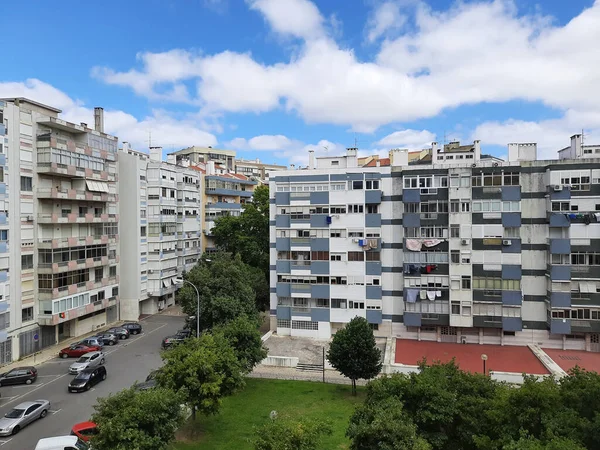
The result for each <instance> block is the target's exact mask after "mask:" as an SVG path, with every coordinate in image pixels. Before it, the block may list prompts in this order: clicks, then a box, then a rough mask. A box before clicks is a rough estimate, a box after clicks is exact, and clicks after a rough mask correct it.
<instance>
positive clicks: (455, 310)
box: [451, 302, 460, 314]
mask: <svg viewBox="0 0 600 450" xmlns="http://www.w3.org/2000/svg"><path fill="white" fill-rule="evenodd" d="M451 308H452V309H451V311H452V314H460V302H452V303H451Z"/></svg>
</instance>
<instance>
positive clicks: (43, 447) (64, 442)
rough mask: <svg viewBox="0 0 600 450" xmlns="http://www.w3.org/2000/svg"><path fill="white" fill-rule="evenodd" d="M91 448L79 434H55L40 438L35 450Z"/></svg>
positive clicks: (86, 449) (78, 449)
mask: <svg viewBox="0 0 600 450" xmlns="http://www.w3.org/2000/svg"><path fill="white" fill-rule="evenodd" d="M89 448H90V447H89V446H88V445H87V444H86V443H85V442H83V441H82V440H81V439H79V438H78V437H77V436H55V437H49V438H44V439H40V440H39V441H38V443H37V445H36V446H35V449H34V450H65V449H68V450H74V449H77V450H88V449H89Z"/></svg>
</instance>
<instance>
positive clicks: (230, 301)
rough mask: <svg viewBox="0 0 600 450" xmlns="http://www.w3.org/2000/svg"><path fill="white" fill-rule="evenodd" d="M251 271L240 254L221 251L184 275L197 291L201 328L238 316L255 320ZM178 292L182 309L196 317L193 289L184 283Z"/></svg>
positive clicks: (192, 324) (206, 328) (194, 292)
mask: <svg viewBox="0 0 600 450" xmlns="http://www.w3.org/2000/svg"><path fill="white" fill-rule="evenodd" d="M253 274H255V272H254V271H253V269H252V268H251V267H249V266H248V265H247V264H244V263H243V262H242V260H241V257H240V256H233V255H231V254H229V253H223V252H220V253H215V254H211V255H210V262H208V261H206V260H205V259H203V260H201V261H200V262H199V263H198V265H196V267H194V268H193V269H192V270H190V272H188V273H187V274H186V275H185V277H186V280H188V281H190V282H191V283H193V284H194V285H195V286H196V288H197V289H198V292H199V293H200V328H201V329H202V330H209V329H211V328H212V327H214V326H216V325H219V324H224V323H227V322H229V321H231V320H233V319H235V318H236V317H238V316H241V315H245V316H248V317H249V318H251V319H256V320H258V311H257V309H256V303H255V299H256V295H255V292H254V289H253V288H252V286H251V285H250V284H249V282H248V280H251V279H252V278H253V276H255V275H253ZM177 295H178V299H179V301H180V303H181V305H182V307H183V311H184V312H185V313H186V314H189V315H190V316H195V317H198V315H197V311H196V310H197V297H196V291H195V290H194V288H193V287H192V286H190V285H189V284H187V283H185V284H184V285H183V286H182V288H181V289H180V290H179V291H178V294H177ZM195 320H196V319H194V320H193V321H192V322H191V323H190V325H191V326H192V327H193V328H195V327H196V323H195Z"/></svg>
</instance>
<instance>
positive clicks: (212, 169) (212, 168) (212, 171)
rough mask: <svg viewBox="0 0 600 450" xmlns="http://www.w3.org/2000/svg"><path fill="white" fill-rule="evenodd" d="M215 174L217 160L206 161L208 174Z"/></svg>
mask: <svg viewBox="0 0 600 450" xmlns="http://www.w3.org/2000/svg"><path fill="white" fill-rule="evenodd" d="M214 174H215V162H214V161H209V162H207V163H206V175H214Z"/></svg>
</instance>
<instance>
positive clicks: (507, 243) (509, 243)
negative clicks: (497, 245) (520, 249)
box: [502, 239, 512, 245]
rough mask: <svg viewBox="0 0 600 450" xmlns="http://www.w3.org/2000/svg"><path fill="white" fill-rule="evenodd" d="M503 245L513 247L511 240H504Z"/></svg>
mask: <svg viewBox="0 0 600 450" xmlns="http://www.w3.org/2000/svg"><path fill="white" fill-rule="evenodd" d="M502 245H512V241H511V240H510V239H503V240H502Z"/></svg>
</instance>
